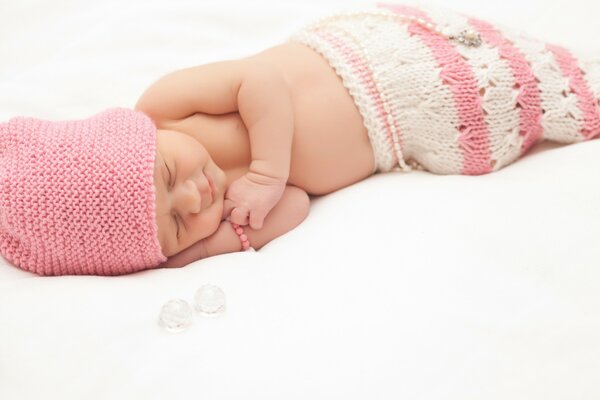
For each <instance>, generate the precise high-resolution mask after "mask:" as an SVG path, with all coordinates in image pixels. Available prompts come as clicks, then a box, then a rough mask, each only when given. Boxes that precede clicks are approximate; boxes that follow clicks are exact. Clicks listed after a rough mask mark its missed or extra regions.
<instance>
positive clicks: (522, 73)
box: [469, 18, 544, 154]
mask: <svg viewBox="0 0 600 400" xmlns="http://www.w3.org/2000/svg"><path fill="white" fill-rule="evenodd" d="M469 24H471V26H472V27H473V28H475V29H476V30H478V31H479V33H480V34H481V37H482V38H483V39H484V40H485V41H486V42H487V43H489V44H491V45H492V46H496V47H497V48H498V53H499V54H500V56H501V57H502V58H504V59H506V60H507V61H508V65H509V66H510V69H511V70H512V73H513V76H514V78H515V86H516V88H519V89H520V90H519V95H518V96H517V99H516V100H517V106H519V107H521V112H520V117H519V121H520V122H519V125H520V129H519V133H520V135H521V136H523V137H524V141H523V145H522V146H521V154H523V153H525V152H526V151H527V150H529V148H530V147H531V146H532V145H534V144H535V143H536V142H537V141H538V140H539V139H540V138H541V137H542V135H543V133H544V128H543V127H542V123H541V120H542V115H543V111H542V102H541V99H540V89H539V87H538V84H537V81H536V78H535V75H534V74H533V71H532V69H531V65H530V64H529V63H528V62H527V59H526V58H525V56H524V55H523V54H522V53H521V52H520V51H519V49H517V48H516V47H515V46H514V45H513V44H512V43H511V42H510V41H508V40H507V39H506V38H504V37H503V36H502V34H501V33H500V32H499V31H498V30H497V29H496V28H494V26H493V25H491V24H489V23H487V22H485V21H482V20H479V19H476V18H469Z"/></svg>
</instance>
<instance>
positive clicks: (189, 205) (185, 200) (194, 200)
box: [175, 179, 202, 214]
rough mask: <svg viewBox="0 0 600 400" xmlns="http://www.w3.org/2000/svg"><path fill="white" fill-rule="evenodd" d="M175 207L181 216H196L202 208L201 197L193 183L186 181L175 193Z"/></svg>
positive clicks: (189, 180)
mask: <svg viewBox="0 0 600 400" xmlns="http://www.w3.org/2000/svg"><path fill="white" fill-rule="evenodd" d="M175 207H176V208H177V211H179V213H181V214H188V213H189V214H197V213H199V212H200V209H201V208H202V196H201V195H200V190H199V189H198V186H197V185H196V183H195V182H194V181H192V180H191V179H188V180H187V181H185V182H184V183H183V184H182V185H179V187H178V188H177V192H176V193H175Z"/></svg>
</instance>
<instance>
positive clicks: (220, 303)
mask: <svg viewBox="0 0 600 400" xmlns="http://www.w3.org/2000/svg"><path fill="white" fill-rule="evenodd" d="M194 308H195V309H196V312H198V313H200V314H201V315H204V316H216V315H220V314H222V313H223V312H224V311H225V293H223V291H222V290H221V289H220V288H219V287H217V286H214V285H204V286H202V287H200V288H199V289H198V290H197V291H196V296H195V297H194Z"/></svg>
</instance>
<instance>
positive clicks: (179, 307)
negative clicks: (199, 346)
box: [158, 299, 192, 333]
mask: <svg viewBox="0 0 600 400" xmlns="http://www.w3.org/2000/svg"><path fill="white" fill-rule="evenodd" d="M158 324H159V325H160V326H161V327H162V328H163V329H164V330H166V331H167V332H172V333H177V332H181V331H184V330H186V329H187V328H189V326H190V325H191V324H192V307H190V305H189V304H188V302H187V301H185V300H181V299H172V300H169V301H168V302H166V303H165V305H163V306H162V308H161V310H160V314H159V316H158Z"/></svg>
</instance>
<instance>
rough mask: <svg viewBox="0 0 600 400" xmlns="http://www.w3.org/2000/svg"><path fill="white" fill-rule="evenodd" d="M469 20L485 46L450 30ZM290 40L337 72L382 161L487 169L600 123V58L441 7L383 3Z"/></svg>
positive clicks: (387, 165) (437, 169) (388, 165)
mask: <svg viewBox="0 0 600 400" xmlns="http://www.w3.org/2000/svg"><path fill="white" fill-rule="evenodd" d="M410 18H412V20H411V19H410ZM423 21H424V22H425V24H423V23H419V22H423ZM427 24H431V25H432V26H433V27H434V29H430V28H431V27H429V28H428V27H427ZM465 30H472V31H474V32H476V33H477V34H479V35H480V36H481V39H482V44H481V45H480V46H478V47H469V46H466V45H464V44H461V43H459V42H457V41H455V40H450V39H449V37H450V36H451V35H454V36H456V34H458V33H460V32H461V31H465ZM436 31H438V32H436ZM290 41H295V42H299V43H303V44H305V45H307V46H309V47H311V48H313V49H314V50H316V51H317V52H319V53H321V54H322V55H323V56H324V57H325V58H326V59H327V60H328V62H329V63H330V65H331V66H332V67H333V68H334V69H335V70H336V72H337V74H338V75H339V76H340V77H341V78H342V81H343V83H344V85H345V86H346V88H347V89H348V91H349V93H350V94H351V95H352V97H353V99H354V101H355V103H356V105H357V108H358V110H359V112H360V113H361V115H362V117H363V120H364V124H365V127H366V128H367V130H368V134H369V139H370V141H371V145H372V147H373V151H374V154H375V161H376V165H375V170H376V171H380V172H384V171H390V170H404V171H410V170H412V169H413V168H416V169H425V170H428V171H430V172H434V173H439V174H468V175H478V174H485V173H488V172H492V171H495V170H498V169H500V168H502V167H504V166H506V165H508V164H510V163H512V162H513V161H515V160H516V159H518V158H519V157H520V156H522V155H523V154H524V153H525V152H527V150H529V149H530V148H531V146H533V145H534V144H535V143H537V142H539V141H540V140H544V139H548V140H552V141H556V142H561V143H575V142H580V141H583V140H589V139H592V138H594V137H596V136H598V134H599V133H600V105H599V99H600V60H591V59H587V58H586V57H585V56H581V55H575V54H574V53H573V52H571V51H569V50H568V49H565V48H563V47H560V46H557V45H553V44H550V43H545V42H543V41H540V40H537V39H534V38H531V37H528V36H527V35H526V34H523V33H520V32H516V31H514V30H513V29H511V28H506V27H503V26H501V25H498V24H496V25H493V24H491V23H489V22H486V21H482V20H480V19H477V18H472V17H469V16H466V15H463V14H460V13H458V12H454V11H452V10H449V9H446V8H441V7H432V6H419V7H415V6H408V5H400V4H394V5H390V4H379V5H377V6H374V7H371V8H362V9H359V10H356V11H353V10H351V11H348V12H346V13H343V14H338V15H332V16H329V17H326V18H323V19H322V20H320V21H318V22H317V23H315V24H311V25H309V26H307V27H305V28H303V29H302V30H300V31H299V32H297V33H295V34H294V35H293V36H292V37H291V38H290Z"/></svg>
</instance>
